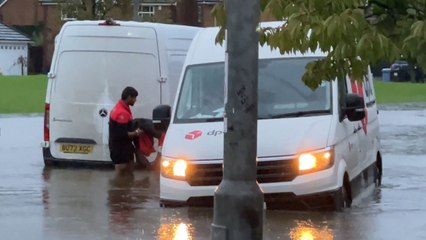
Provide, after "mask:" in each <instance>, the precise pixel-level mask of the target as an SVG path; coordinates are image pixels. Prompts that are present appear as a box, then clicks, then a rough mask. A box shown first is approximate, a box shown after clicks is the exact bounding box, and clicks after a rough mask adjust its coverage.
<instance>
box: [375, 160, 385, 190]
mask: <svg viewBox="0 0 426 240" xmlns="http://www.w3.org/2000/svg"><path fill="white" fill-rule="evenodd" d="M382 175H383V166H382V157H381V156H380V153H378V154H377V160H376V165H375V168H374V182H375V183H376V186H378V187H379V186H381V185H382Z"/></svg>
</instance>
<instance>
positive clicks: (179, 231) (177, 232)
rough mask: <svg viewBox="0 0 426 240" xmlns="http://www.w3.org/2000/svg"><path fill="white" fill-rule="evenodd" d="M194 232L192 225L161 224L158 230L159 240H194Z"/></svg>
mask: <svg viewBox="0 0 426 240" xmlns="http://www.w3.org/2000/svg"><path fill="white" fill-rule="evenodd" d="M193 231H194V229H193V227H192V225H191V224H185V223H178V224H161V226H160V228H159V229H158V240H193V239H194V238H192V236H193Z"/></svg>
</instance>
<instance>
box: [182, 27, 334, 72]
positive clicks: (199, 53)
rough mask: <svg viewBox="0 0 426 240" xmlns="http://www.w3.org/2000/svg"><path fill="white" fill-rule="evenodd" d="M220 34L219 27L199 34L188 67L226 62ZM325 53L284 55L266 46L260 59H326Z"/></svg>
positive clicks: (261, 47)
mask: <svg viewBox="0 0 426 240" xmlns="http://www.w3.org/2000/svg"><path fill="white" fill-rule="evenodd" d="M283 24H284V22H279V21H275V22H262V23H260V25H261V27H280V26H282V25H283ZM218 32H219V27H209V28H205V29H203V30H201V31H199V32H198V34H197V36H196V37H195V38H194V40H193V42H192V46H191V48H190V50H189V52H188V55H187V62H186V63H187V65H193V64H202V63H212V62H223V61H225V50H226V49H225V46H226V41H224V42H223V43H222V45H220V44H219V43H217V44H216V43H215V38H216V36H217V34H218ZM324 56H326V54H325V53H323V52H321V51H320V50H317V51H316V52H307V53H304V54H302V53H300V52H296V53H294V54H284V55H282V54H281V53H280V51H279V50H277V49H275V50H271V47H270V46H268V45H267V44H265V45H264V46H259V58H260V59H265V58H268V59H269V58H283V57H284V58H286V57H292V58H294V57H324Z"/></svg>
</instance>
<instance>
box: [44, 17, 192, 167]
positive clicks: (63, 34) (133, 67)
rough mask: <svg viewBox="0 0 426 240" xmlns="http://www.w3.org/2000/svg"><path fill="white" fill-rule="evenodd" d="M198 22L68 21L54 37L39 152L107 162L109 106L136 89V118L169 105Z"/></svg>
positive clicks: (52, 157) (58, 158)
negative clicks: (130, 90) (127, 87)
mask: <svg viewBox="0 0 426 240" xmlns="http://www.w3.org/2000/svg"><path fill="white" fill-rule="evenodd" d="M199 29H200V28H197V27H189V26H180V25H171V24H160V23H148V22H143V23H141V22H125V21H111V20H107V21H73V22H67V23H66V24H64V26H63V27H62V29H61V31H60V33H59V34H58V36H57V37H56V42H55V51H54V54H53V59H52V65H51V68H50V72H49V74H48V78H49V80H48V87H47V93H46V105H45V106H46V107H45V122H44V141H43V143H42V147H43V157H44V162H45V164H50V163H56V162H81V163H107V164H112V162H111V160H110V156H109V149H108V121H109V114H108V113H109V112H110V110H111V109H112V108H113V107H114V105H115V104H116V102H117V101H118V100H119V99H120V97H121V92H122V90H123V89H124V88H125V87H126V86H133V87H135V88H136V89H137V90H138V92H139V96H138V101H137V102H136V104H135V106H134V107H133V108H132V111H133V116H134V117H135V118H149V119H150V118H152V115H151V114H152V110H153V108H154V107H155V106H157V105H159V104H171V103H172V101H173V100H174V98H175V94H176V90H177V87H178V82H179V77H180V73H181V71H182V66H183V63H184V60H185V57H186V53H187V51H188V48H189V46H190V43H191V41H192V39H193V38H194V36H195V34H196V33H197V32H198V31H199Z"/></svg>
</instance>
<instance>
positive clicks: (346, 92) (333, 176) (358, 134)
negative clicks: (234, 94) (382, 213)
mask: <svg viewBox="0 0 426 240" xmlns="http://www.w3.org/2000/svg"><path fill="white" fill-rule="evenodd" d="M264 24H265V26H269V25H271V26H277V24H280V23H274V22H272V23H264ZM217 33H218V28H207V29H204V30H201V31H200V32H199V33H198V35H197V36H196V37H195V38H194V40H193V42H192V45H191V47H190V50H189V52H188V55H187V58H186V61H185V65H184V70H183V75H182V78H181V82H180V86H179V90H178V96H177V98H176V100H175V106H174V108H173V109H174V110H173V113H171V119H170V125H169V128H168V130H167V134H166V138H165V142H164V145H163V152H162V164H161V165H162V167H161V177H160V199H161V204H162V205H163V206H173V205H180V204H189V205H191V204H197V203H199V202H206V201H208V200H212V196H213V195H214V191H215V189H216V187H217V186H218V184H219V183H220V182H221V179H222V162H223V151H224V149H223V131H224V124H223V114H224V106H223V105H224V74H225V71H224V61H225V48H224V46H220V45H216V44H215V42H214V41H215V36H216V34H217ZM224 45H225V44H224ZM324 56H325V54H323V53H321V52H315V53H307V54H300V53H296V54H292V55H281V54H280V53H279V51H275V50H271V49H270V47H269V46H264V47H259V99H258V133H257V136H258V147H257V153H258V158H257V174H258V177H257V181H258V182H259V183H260V186H261V188H262V190H263V192H264V194H265V202H266V204H267V207H268V208H286V207H290V208H292V209H306V208H308V209H316V208H330V209H337V210H341V209H342V208H343V207H344V206H350V204H351V201H352V199H353V197H354V196H356V195H357V194H358V193H360V190H361V189H363V188H364V187H365V186H366V185H368V186H374V185H373V183H375V182H376V183H377V184H380V179H381V173H382V158H381V153H380V149H379V145H380V142H379V122H378V119H377V114H378V112H377V107H376V99H375V95H374V90H373V80H372V75H371V74H369V75H368V77H366V78H365V79H364V80H363V81H357V82H352V81H350V79H343V80H341V81H332V82H327V81H324V82H323V83H322V84H321V85H320V87H318V89H316V90H315V91H312V90H311V89H309V88H308V87H307V86H306V85H304V83H303V82H302V80H301V77H302V74H303V72H304V70H305V66H306V64H307V63H309V62H311V61H315V60H316V59H318V58H322V57H324ZM161 114H163V115H164V114H165V112H157V113H156V112H154V120H156V119H161ZM166 115H167V114H166Z"/></svg>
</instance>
